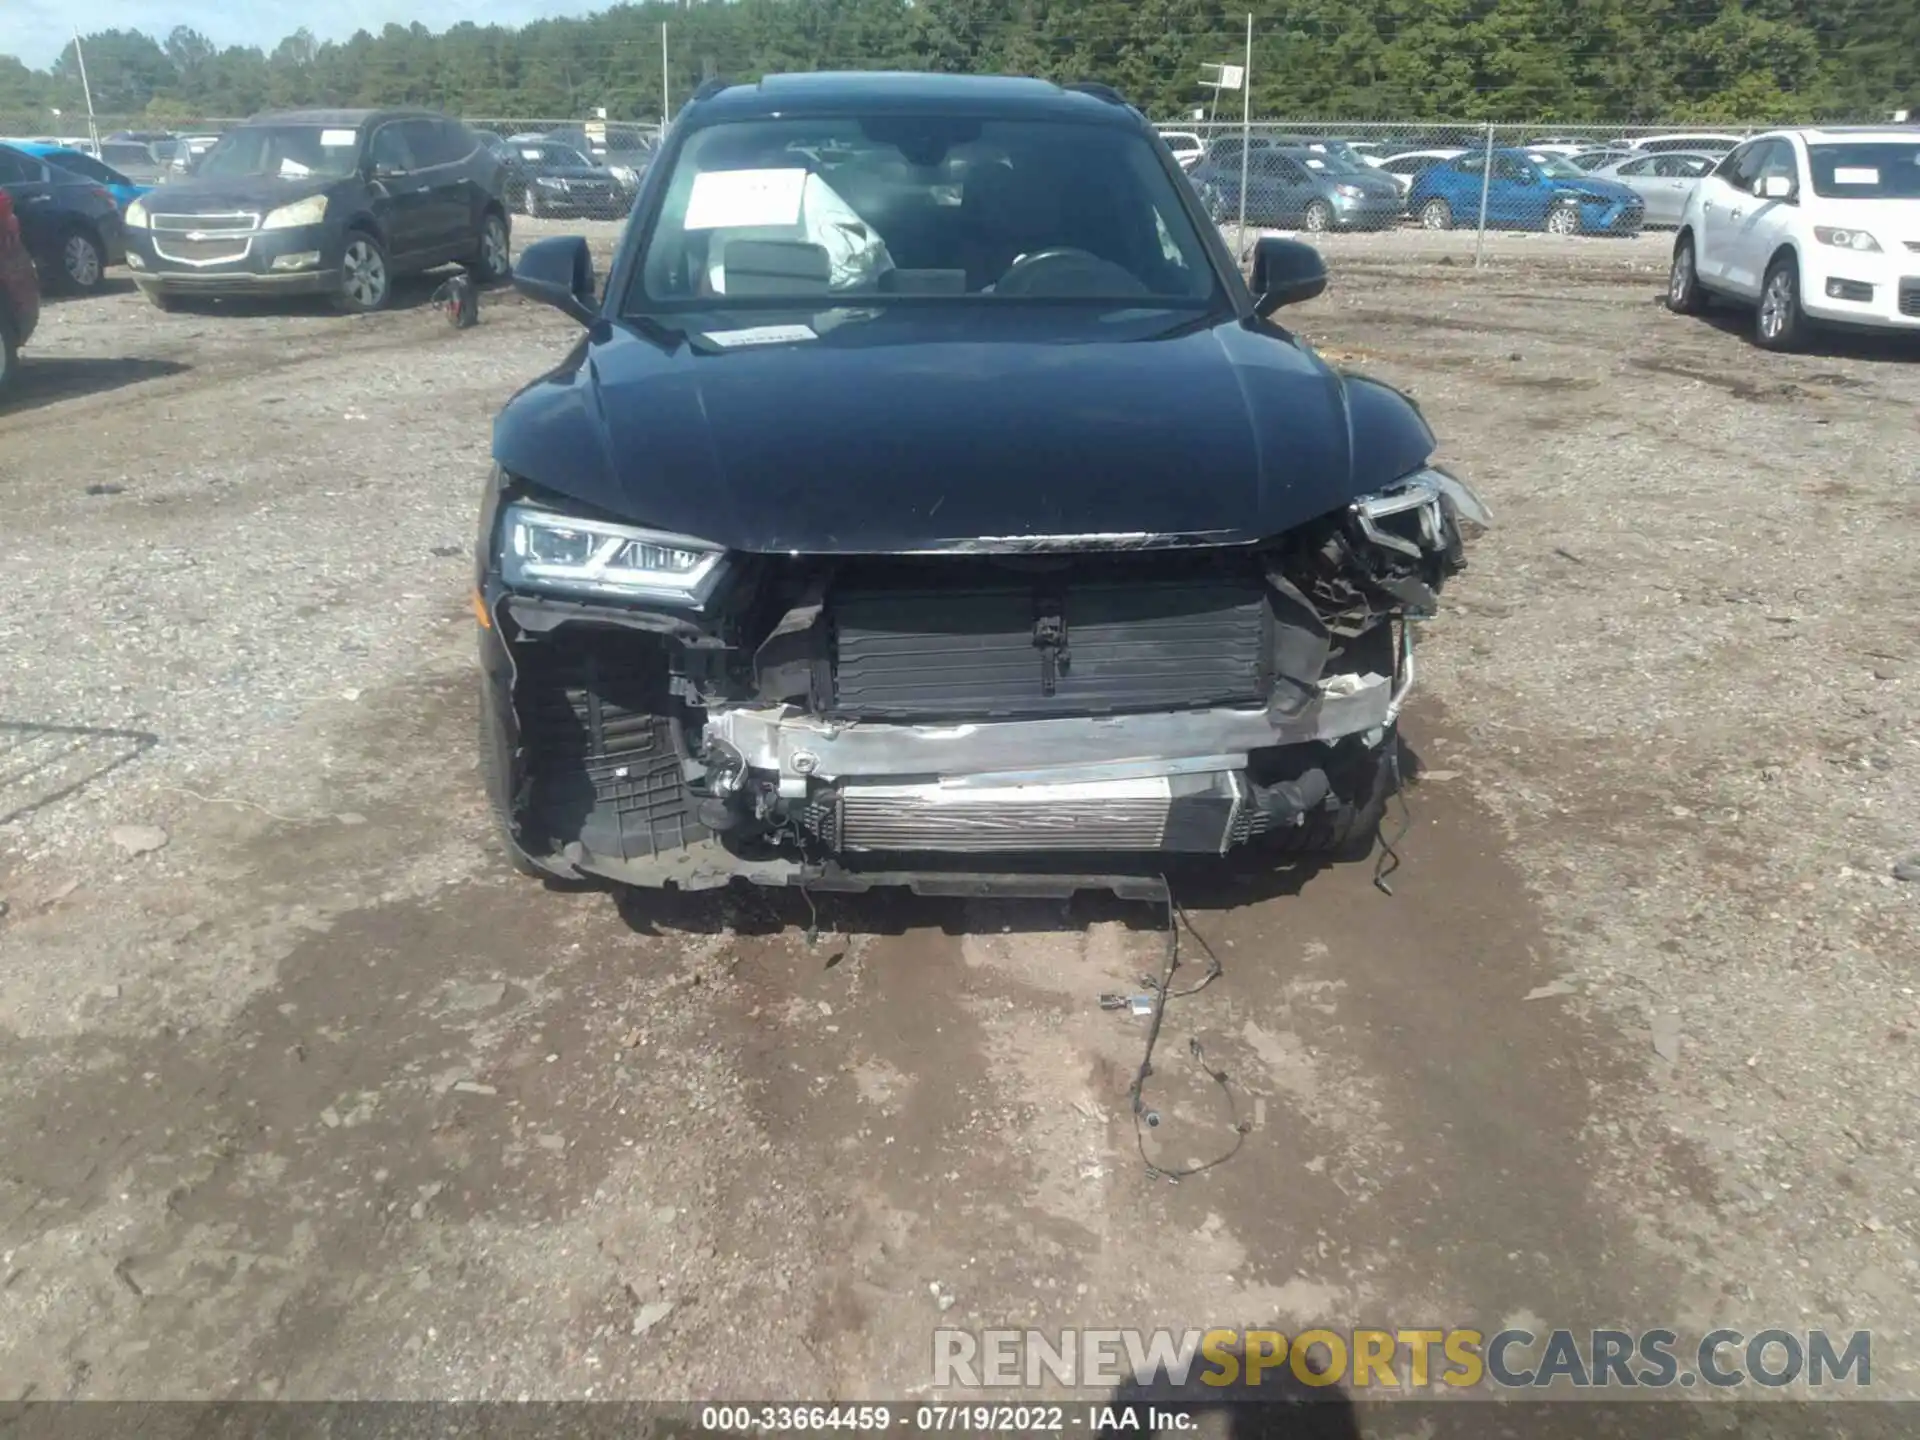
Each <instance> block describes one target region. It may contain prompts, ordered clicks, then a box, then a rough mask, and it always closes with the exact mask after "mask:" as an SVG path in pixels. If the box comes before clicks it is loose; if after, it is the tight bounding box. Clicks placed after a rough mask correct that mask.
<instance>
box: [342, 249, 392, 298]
mask: <svg viewBox="0 0 1920 1440" xmlns="http://www.w3.org/2000/svg"><path fill="white" fill-rule="evenodd" d="M341 272H342V273H341V286H340V288H341V289H343V290H344V291H346V293H347V298H348V299H350V300H351V301H353V303H354V305H355V306H357V307H358V308H360V309H362V310H372V309H375V308H377V307H378V306H379V304H380V302H381V301H383V300H385V299H386V298H387V262H386V260H385V259H384V258H382V256H381V254H380V252H379V251H378V250H377V249H375V248H374V246H373V245H372V244H370V243H369V242H367V241H365V240H355V241H353V242H352V243H351V244H350V245H348V246H347V253H346V256H345V257H344V259H343V261H342V263H341Z"/></svg>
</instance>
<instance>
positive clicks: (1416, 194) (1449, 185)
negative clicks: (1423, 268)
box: [1407, 150, 1646, 235]
mask: <svg viewBox="0 0 1920 1440" xmlns="http://www.w3.org/2000/svg"><path fill="white" fill-rule="evenodd" d="M1491 158H1492V160H1493V177H1492V179H1491V180H1486V179H1485V174H1486V165H1487V160H1488V155H1487V153H1486V152H1485V151H1484V150H1469V151H1468V152H1467V153H1466V154H1464V155H1461V156H1458V157H1456V158H1454V159H1452V160H1443V161H1441V162H1440V163H1439V164H1438V165H1435V166H1432V167H1431V168H1429V169H1427V170H1423V171H1422V172H1421V173H1420V174H1418V175H1416V176H1415V177H1414V181H1413V185H1412V187H1411V188H1410V189H1409V190H1408V191H1407V212H1408V213H1409V214H1410V215H1412V216H1414V217H1415V218H1416V219H1418V220H1419V222H1420V224H1421V225H1422V226H1423V227H1424V228H1425V229H1428V230H1451V229H1452V228H1453V227H1454V226H1456V225H1465V226H1468V227H1472V226H1474V225H1477V224H1478V223H1479V221H1480V199H1481V191H1482V186H1483V184H1484V186H1485V193H1486V202H1487V224H1488V226H1490V227H1491V228H1493V229H1496V230H1546V231H1549V232H1551V233H1552V234H1555V235H1633V234H1636V233H1638V231H1639V229H1640V225H1641V222H1642V221H1643V220H1644V219H1645V218H1646V205H1645V203H1644V202H1643V201H1642V200H1641V199H1640V197H1639V196H1638V195H1636V194H1635V193H1634V192H1633V191H1631V190H1629V189H1628V188H1627V187H1626V186H1624V185H1621V184H1619V183H1617V182H1615V181H1612V180H1599V179H1595V178H1594V177H1593V176H1591V175H1588V174H1586V173H1585V172H1584V171H1582V170H1580V169H1579V168H1578V167H1576V166H1573V165H1570V164H1568V163H1567V162H1566V161H1565V160H1563V159H1562V158H1561V157H1560V156H1558V155H1551V154H1546V153H1544V152H1540V151H1531V152H1529V151H1526V150H1495V151H1494V152H1493V155H1492V157H1491Z"/></svg>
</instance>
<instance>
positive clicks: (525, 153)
mask: <svg viewBox="0 0 1920 1440" xmlns="http://www.w3.org/2000/svg"><path fill="white" fill-rule="evenodd" d="M520 158H521V159H522V160H538V159H539V158H540V152H539V151H538V150H522V151H521V152H520Z"/></svg>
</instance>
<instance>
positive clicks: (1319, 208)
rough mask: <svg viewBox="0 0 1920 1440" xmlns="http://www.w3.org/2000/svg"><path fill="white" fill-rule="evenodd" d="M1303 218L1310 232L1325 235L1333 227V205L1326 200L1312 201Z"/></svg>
mask: <svg viewBox="0 0 1920 1440" xmlns="http://www.w3.org/2000/svg"><path fill="white" fill-rule="evenodd" d="M1302 218H1303V220H1304V222H1305V224H1306V228H1307V230H1308V231H1309V232H1311V233H1312V234H1315V235H1324V234H1326V232H1327V231H1329V230H1331V229H1332V228H1333V207H1332V206H1331V205H1329V204H1327V202H1326V201H1324V200H1315V201H1312V202H1311V203H1310V204H1308V206H1307V213H1306V214H1305V216H1303V217H1302Z"/></svg>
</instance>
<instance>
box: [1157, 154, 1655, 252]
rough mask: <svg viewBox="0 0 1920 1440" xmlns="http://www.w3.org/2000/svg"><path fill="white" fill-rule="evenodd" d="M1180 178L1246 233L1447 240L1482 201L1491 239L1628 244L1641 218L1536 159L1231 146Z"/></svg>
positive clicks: (1638, 208)
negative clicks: (1417, 228) (1523, 236)
mask: <svg viewBox="0 0 1920 1440" xmlns="http://www.w3.org/2000/svg"><path fill="white" fill-rule="evenodd" d="M1489 158H1491V160H1492V165H1493V171H1492V175H1491V178H1490V179H1489V178H1486V171H1487V164H1488V160H1489ZM1643 158H1649V157H1643ZM1187 174H1188V178H1189V180H1191V181H1192V183H1193V185H1194V188H1195V190H1196V191H1198V193H1199V195H1200V199H1201V203H1202V204H1203V205H1204V206H1205V207H1206V210H1207V213H1208V214H1209V215H1211V216H1212V217H1213V218H1214V220H1215V221H1216V222H1217V223H1224V222H1226V221H1229V220H1237V219H1238V218H1239V217H1240V216H1241V214H1242V213H1243V211H1244V214H1245V217H1246V219H1247V221H1248V223H1249V224H1253V225H1261V226H1275V227H1280V228H1299V229H1303V230H1308V231H1314V232H1319V231H1329V230H1383V229H1387V228H1390V227H1392V226H1395V225H1398V224H1399V223H1400V221H1401V220H1402V219H1403V218H1406V217H1412V218H1413V219H1415V220H1417V221H1418V222H1419V223H1420V224H1421V225H1422V226H1424V227H1425V228H1427V229H1429V230H1448V229H1452V228H1453V227H1454V226H1456V225H1474V224H1478V223H1479V219H1480V213H1481V207H1482V202H1483V200H1484V203H1485V210H1486V218H1487V222H1488V223H1489V224H1490V225H1494V226H1498V227H1499V228H1502V229H1535V230H1546V231H1548V232H1550V233H1553V234H1563V235H1574V234H1599V235H1630V234H1633V233H1635V232H1637V231H1638V230H1639V229H1640V228H1641V226H1642V224H1644V223H1645V221H1646V217H1647V208H1648V206H1647V201H1646V199H1645V197H1643V196H1642V195H1641V194H1640V193H1639V192H1638V190H1637V189H1636V188H1635V187H1633V186H1630V185H1628V184H1625V183H1623V182H1622V181H1620V180H1615V179H1613V178H1610V177H1602V176H1592V175H1588V174H1586V173H1585V172H1583V171H1581V170H1578V169H1576V168H1575V167H1574V166H1573V165H1571V164H1570V163H1569V162H1568V161H1567V160H1566V159H1565V158H1564V157H1562V156H1560V155H1558V154H1555V153H1552V152H1548V151H1543V150H1512V149H1500V150H1495V151H1493V152H1492V155H1491V157H1489V155H1488V153H1487V151H1486V150H1485V149H1471V150H1463V149H1457V148H1433V149H1425V150H1418V151H1410V152H1406V153H1403V154H1397V155H1372V154H1369V153H1368V152H1366V151H1363V150H1360V149H1359V148H1358V147H1357V146H1356V145H1355V144H1354V143H1353V142H1351V141H1346V140H1341V139H1338V138H1333V137H1319V136H1295V135H1288V136H1284V137H1278V138H1276V137H1271V136H1263V135H1254V136H1251V137H1242V136H1238V135H1235V136H1225V137H1222V138H1220V139H1217V140H1215V141H1213V142H1212V144H1210V145H1209V146H1208V147H1207V150H1206V152H1205V153H1204V155H1202V157H1201V158H1200V159H1199V160H1198V161H1197V162H1196V163H1195V164H1194V165H1193V166H1192V167H1191V168H1190V169H1189V170H1188V172H1187ZM1649 178H1650V179H1651V177H1649ZM1243 182H1244V186H1245V192H1246V193H1245V203H1244V207H1243V205H1242V198H1241V190H1242V185H1243ZM1483 182H1484V183H1483Z"/></svg>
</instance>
